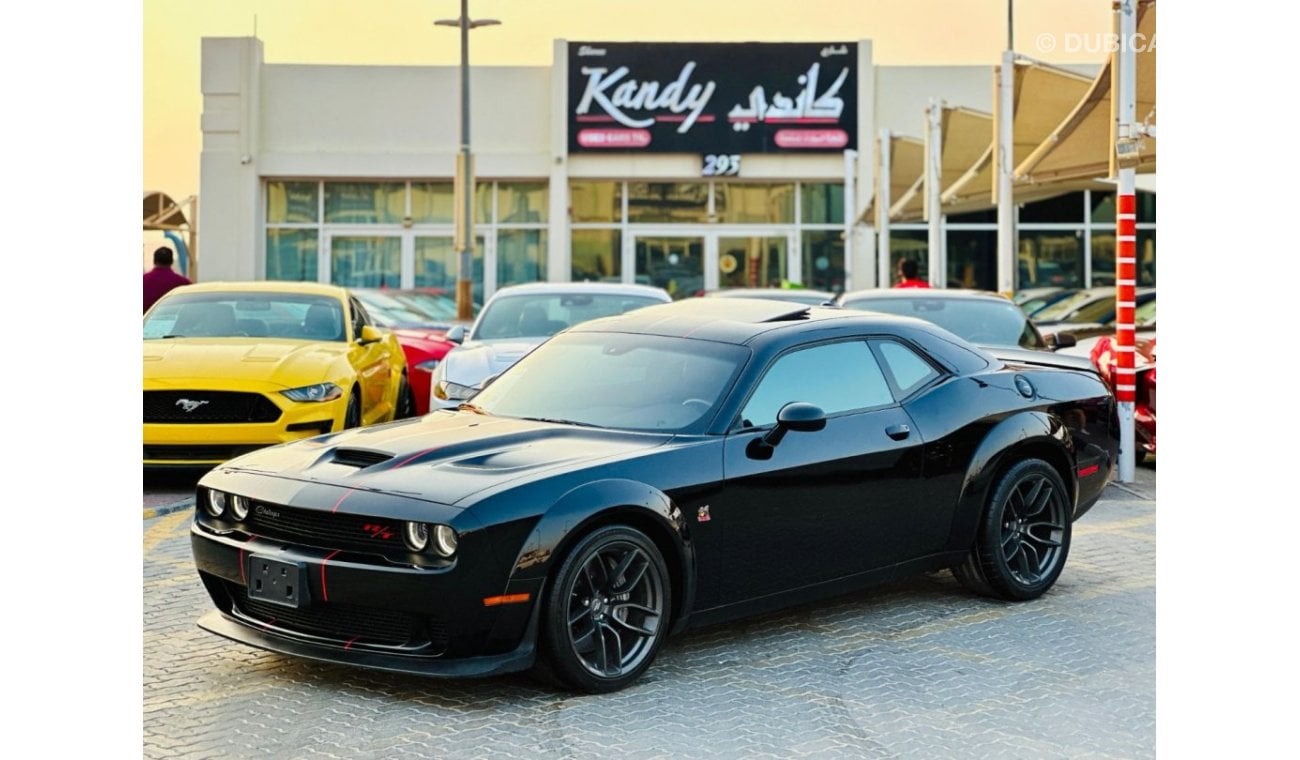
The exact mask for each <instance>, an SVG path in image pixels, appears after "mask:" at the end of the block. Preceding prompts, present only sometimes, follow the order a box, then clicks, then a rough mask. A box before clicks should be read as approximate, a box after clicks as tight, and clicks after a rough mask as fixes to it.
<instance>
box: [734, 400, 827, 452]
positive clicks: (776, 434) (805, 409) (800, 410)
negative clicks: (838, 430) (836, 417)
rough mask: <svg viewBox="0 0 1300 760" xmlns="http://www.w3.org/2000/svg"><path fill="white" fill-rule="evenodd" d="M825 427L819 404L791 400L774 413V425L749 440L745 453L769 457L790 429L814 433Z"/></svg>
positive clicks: (824, 418)
mask: <svg viewBox="0 0 1300 760" xmlns="http://www.w3.org/2000/svg"><path fill="white" fill-rule="evenodd" d="M824 427H826V412H823V411H822V408H821V407H820V406H817V405H816V404H809V403H807V402H806V401H791V402H790V403H788V404H786V405H785V406H783V407H781V411H779V412H777V413H776V425H775V426H774V427H773V428H772V429H771V430H769V431H767V435H765V436H763V437H762V438H755V439H754V440H752V441H750V442H749V446H748V447H746V449H745V454H746V455H747V456H748V457H749V458H751V459H771V458H772V452H773V451H774V450H776V447H777V446H778V445H779V444H780V443H781V441H782V440H783V439H784V438H785V434H786V433H787V432H789V431H791V430H794V431H796V432H800V433H815V432H817V431H818V430H821V429H822V428H824Z"/></svg>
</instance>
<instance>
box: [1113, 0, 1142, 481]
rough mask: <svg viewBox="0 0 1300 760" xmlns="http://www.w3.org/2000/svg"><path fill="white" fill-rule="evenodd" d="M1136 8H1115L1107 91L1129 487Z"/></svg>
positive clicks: (1119, 392) (1122, 429)
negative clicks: (1111, 109) (1112, 125)
mask: <svg viewBox="0 0 1300 760" xmlns="http://www.w3.org/2000/svg"><path fill="white" fill-rule="evenodd" d="M1136 5H1137V3H1136V2H1134V0H1123V2H1120V3H1116V5H1115V13H1116V15H1117V18H1116V22H1117V25H1118V27H1119V29H1118V31H1119V49H1118V50H1117V51H1116V52H1115V53H1114V54H1113V55H1114V56H1115V65H1114V66H1113V67H1112V68H1111V70H1112V71H1113V72H1114V74H1113V76H1114V77H1115V81H1114V82H1113V85H1114V86H1112V88H1111V89H1112V92H1114V93H1115V98H1116V106H1117V107H1116V112H1115V118H1116V120H1117V121H1118V124H1117V125H1116V132H1115V135H1116V136H1115V146H1114V150H1115V156H1116V165H1117V166H1118V167H1119V171H1118V173H1119V198H1118V199H1117V203H1116V214H1115V244H1116V251H1115V254H1116V255H1115V346H1116V349H1115V350H1116V359H1117V360H1118V362H1117V363H1118V366H1117V368H1116V369H1115V400H1116V401H1117V402H1118V403H1119V480H1120V482H1121V483H1132V482H1133V476H1134V472H1133V469H1134V464H1135V462H1136V452H1135V450H1134V448H1135V446H1136V439H1135V435H1134V429H1133V416H1134V403H1135V402H1136V400H1137V385H1136V375H1135V372H1134V361H1133V352H1134V342H1135V341H1134V337H1135V336H1134V327H1133V318H1134V314H1133V311H1134V305H1135V292H1134V291H1135V290H1136V287H1137V198H1136V195H1135V193H1134V181H1135V179H1136V177H1135V175H1136V173H1137V170H1136V169H1135V168H1134V166H1133V164H1134V161H1135V160H1136V159H1137V147H1138V145H1137V141H1138V135H1137V124H1136V123H1135V121H1136V116H1137V55H1136V52H1135V51H1134V49H1133V40H1134V35H1135V34H1136V33H1137V8H1136Z"/></svg>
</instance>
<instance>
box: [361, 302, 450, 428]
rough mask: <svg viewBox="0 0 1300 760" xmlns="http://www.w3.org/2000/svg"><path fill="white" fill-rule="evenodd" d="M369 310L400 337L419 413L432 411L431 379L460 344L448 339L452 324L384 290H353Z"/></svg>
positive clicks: (376, 318) (378, 320)
mask: <svg viewBox="0 0 1300 760" xmlns="http://www.w3.org/2000/svg"><path fill="white" fill-rule="evenodd" d="M352 292H353V294H354V295H356V297H357V300H358V301H360V302H361V305H362V306H363V307H365V309H366V313H367V314H369V315H370V318H371V319H372V320H374V321H375V322H376V323H377V324H379V325H380V326H382V327H384V328H387V329H389V330H391V331H392V332H393V334H394V335H395V336H397V342H398V343H399V344H400V345H401V346H402V352H403V353H404V354H406V366H407V370H406V372H407V381H408V382H409V383H410V384H411V391H412V392H414V393H415V413H416V414H428V413H429V380H430V378H431V377H432V375H433V371H434V369H436V368H437V367H438V363H439V362H441V361H442V357H444V356H446V355H447V352H448V351H450V350H452V349H453V348H455V347H456V344H455V343H452V342H451V341H449V340H446V339H445V338H444V337H443V336H445V335H446V333H447V328H448V326H449V325H448V323H447V321H446V320H445V319H444V318H443V316H442V315H435V314H430V313H428V312H426V311H421V310H420V309H419V308H418V307H417V306H416V305H415V304H413V303H410V302H403V301H399V300H397V299H396V298H394V297H393V296H391V295H389V293H388V292H387V291H383V290H367V289H363V288H356V289H353V291H352Z"/></svg>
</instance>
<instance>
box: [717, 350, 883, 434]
mask: <svg viewBox="0 0 1300 760" xmlns="http://www.w3.org/2000/svg"><path fill="white" fill-rule="evenodd" d="M791 401H806V402H808V403H811V404H816V405H817V406H820V407H821V408H822V411H824V412H826V414H837V413H839V412H847V411H850V410H853V409H865V408H868V407H873V406H883V405H885V404H892V403H893V401H894V399H893V396H892V395H891V394H890V392H889V383H888V382H886V380H885V376H884V374H883V373H882V372H881V371H880V365H878V364H877V363H876V358H875V357H874V356H873V355H872V354H871V350H870V349H869V348H868V347H867V344H866V343H865V342H864V341H848V342H844V343H825V344H822V345H820V346H813V347H811V348H803V349H799V350H798V351H793V352H791V353H788V354H785V355H784V356H781V357H780V358H779V359H777V360H776V362H775V363H773V364H772V366H771V367H770V368H769V369H768V370H767V374H765V375H764V376H763V379H762V380H760V381H759V382H758V388H757V389H755V390H754V395H753V396H751V397H750V399H749V403H747V404H745V410H744V411H743V412H742V413H741V418H742V424H743V425H745V426H752V427H764V426H766V425H771V424H774V423H775V422H776V413H777V411H779V410H780V409H781V407H783V406H785V405H786V404H788V403H790V402H791Z"/></svg>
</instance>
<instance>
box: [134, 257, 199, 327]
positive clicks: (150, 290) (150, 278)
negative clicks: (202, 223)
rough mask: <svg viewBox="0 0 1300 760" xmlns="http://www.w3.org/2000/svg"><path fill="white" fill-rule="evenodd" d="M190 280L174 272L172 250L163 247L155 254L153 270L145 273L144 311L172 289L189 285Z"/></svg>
mask: <svg viewBox="0 0 1300 760" xmlns="http://www.w3.org/2000/svg"><path fill="white" fill-rule="evenodd" d="M189 284H191V283H190V279H189V278H188V277H186V276H185V275H183V274H177V273H176V272H174V271H172V249H170V248H168V247H166V246H163V247H162V248H159V249H158V250H156V251H154V252H153V269H150V270H149V271H148V272H145V273H144V310H145V311H149V307H150V306H153V304H154V302H155V301H157V300H158V299H159V298H162V297H163V296H164V295H166V294H167V291H169V290H171V289H172V288H176V287H180V286H181V285H189Z"/></svg>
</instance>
